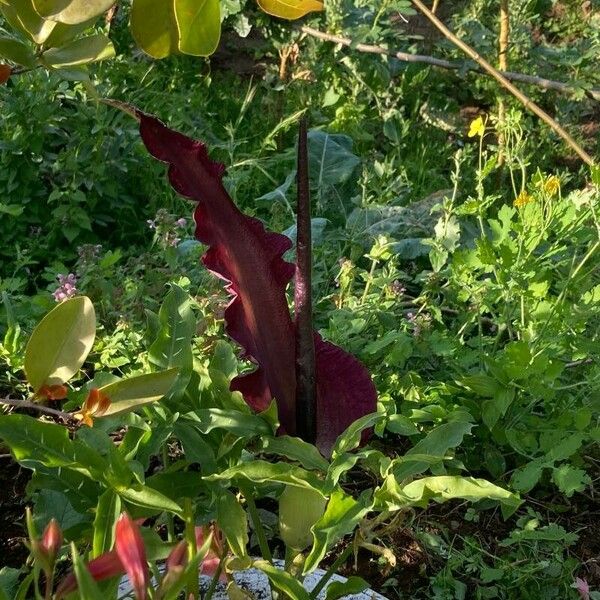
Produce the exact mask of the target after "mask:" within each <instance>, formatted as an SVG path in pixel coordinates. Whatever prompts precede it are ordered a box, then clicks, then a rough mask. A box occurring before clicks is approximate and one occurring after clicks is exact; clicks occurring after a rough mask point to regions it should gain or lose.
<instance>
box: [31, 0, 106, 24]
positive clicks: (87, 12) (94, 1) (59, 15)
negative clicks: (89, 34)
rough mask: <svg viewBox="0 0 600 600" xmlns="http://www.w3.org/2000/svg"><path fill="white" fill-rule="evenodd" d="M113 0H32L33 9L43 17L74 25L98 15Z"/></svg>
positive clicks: (103, 11) (104, 10)
mask: <svg viewBox="0 0 600 600" xmlns="http://www.w3.org/2000/svg"><path fill="white" fill-rule="evenodd" d="M114 3H115V0H33V4H34V6H35V10H36V11H37V12H38V14H40V15H41V16H42V17H44V18H45V19H51V20H52V21H59V22H60V23H66V24H67V25H76V24H77V23H83V22H84V21H89V20H90V19H93V18H95V17H99V16H100V15H101V14H102V13H105V12H106V11H107V10H108V9H109V8H110V7H111V6H112V5H113V4H114Z"/></svg>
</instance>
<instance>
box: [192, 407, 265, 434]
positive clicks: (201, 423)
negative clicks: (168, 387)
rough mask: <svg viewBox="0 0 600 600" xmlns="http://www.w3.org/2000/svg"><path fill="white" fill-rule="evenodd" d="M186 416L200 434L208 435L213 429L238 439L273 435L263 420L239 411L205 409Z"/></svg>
mask: <svg viewBox="0 0 600 600" xmlns="http://www.w3.org/2000/svg"><path fill="white" fill-rule="evenodd" d="M186 416H187V417H188V418H189V419H190V420H193V421H196V422H197V424H196V427H198V429H199V430H200V431H201V432H202V433H210V432H211V431H212V430H213V429H225V430H227V431H230V432H231V433H234V434H235V435H238V436H240V437H251V436H255V435H272V434H273V431H272V430H271V427H269V424H268V423H267V422H266V421H265V420H264V419H262V418H261V417H259V416H258V415H252V414H249V413H243V412H241V411H239V410H224V409H222V408H207V409H204V410H197V411H195V412H193V413H188V414H187V415H186Z"/></svg>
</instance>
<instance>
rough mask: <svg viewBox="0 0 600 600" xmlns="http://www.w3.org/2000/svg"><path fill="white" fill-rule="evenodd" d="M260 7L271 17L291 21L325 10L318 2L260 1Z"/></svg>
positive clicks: (293, 0)
mask: <svg viewBox="0 0 600 600" xmlns="http://www.w3.org/2000/svg"><path fill="white" fill-rule="evenodd" d="M258 5H259V6H260V7H261V8H262V9H263V10H264V11H265V12H266V13H268V14H269V15H273V16H274V17H280V18H281V19H288V20H289V21H293V20H294V19H299V18H300V17H303V16H304V15H306V14H308V13H309V12H313V11H320V10H323V4H322V3H321V2H319V1H318V0H258Z"/></svg>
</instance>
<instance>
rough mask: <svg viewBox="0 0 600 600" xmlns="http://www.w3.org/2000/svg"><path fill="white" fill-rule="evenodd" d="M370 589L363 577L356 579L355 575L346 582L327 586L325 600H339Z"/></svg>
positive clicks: (335, 582)
mask: <svg viewBox="0 0 600 600" xmlns="http://www.w3.org/2000/svg"><path fill="white" fill-rule="evenodd" d="M368 587H369V584H368V583H367V582H366V581H365V580H364V579H363V578H362V577H356V576H355V575H353V576H352V577H348V579H346V581H332V582H331V583H330V584H329V585H328V586H327V591H326V592H325V600H338V598H345V597H346V596H352V595H354V594H360V593H361V592H364V591H365V590H366V589H367V588H368Z"/></svg>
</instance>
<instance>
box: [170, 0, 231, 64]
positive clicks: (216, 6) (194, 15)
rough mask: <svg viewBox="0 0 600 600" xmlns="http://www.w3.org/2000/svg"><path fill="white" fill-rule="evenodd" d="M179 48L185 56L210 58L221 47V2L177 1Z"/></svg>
mask: <svg viewBox="0 0 600 600" xmlns="http://www.w3.org/2000/svg"><path fill="white" fill-rule="evenodd" d="M175 21H176V23H177V28H178V30H179V35H178V37H179V41H178V47H179V50H180V51H181V52H183V53H184V54H191V55H193V56H209V55H210V54H212V53H213V52H214V51H215V50H216V49H217V46H218V45H219V38H220V37H221V14H220V3H219V0H175Z"/></svg>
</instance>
